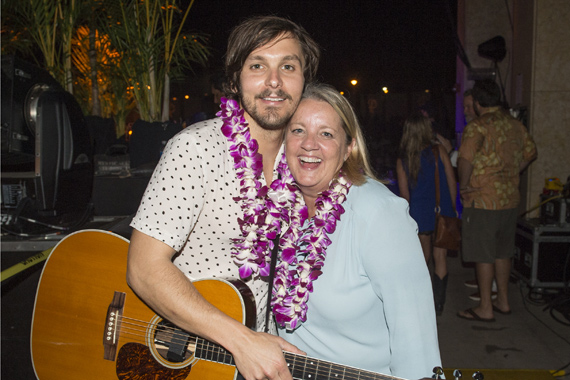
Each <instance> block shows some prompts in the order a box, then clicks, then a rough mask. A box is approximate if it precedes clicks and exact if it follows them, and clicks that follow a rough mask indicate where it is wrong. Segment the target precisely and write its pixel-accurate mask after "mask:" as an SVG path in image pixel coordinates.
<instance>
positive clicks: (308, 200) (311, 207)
mask: <svg viewBox="0 0 570 380" xmlns="http://www.w3.org/2000/svg"><path fill="white" fill-rule="evenodd" d="M303 200H304V201H305V204H306V205H307V212H308V214H309V219H311V218H312V217H313V216H315V214H316V212H317V205H316V203H317V196H311V195H305V194H303Z"/></svg>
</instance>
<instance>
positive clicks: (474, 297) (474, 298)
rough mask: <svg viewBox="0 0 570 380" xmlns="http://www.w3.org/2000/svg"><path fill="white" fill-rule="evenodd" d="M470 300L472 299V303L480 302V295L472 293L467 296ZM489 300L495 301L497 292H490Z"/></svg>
mask: <svg viewBox="0 0 570 380" xmlns="http://www.w3.org/2000/svg"><path fill="white" fill-rule="evenodd" d="M469 298H470V299H472V300H473V301H481V293H479V292H476V293H473V294H471V295H470V296H469ZM491 299H492V300H495V299H497V292H491Z"/></svg>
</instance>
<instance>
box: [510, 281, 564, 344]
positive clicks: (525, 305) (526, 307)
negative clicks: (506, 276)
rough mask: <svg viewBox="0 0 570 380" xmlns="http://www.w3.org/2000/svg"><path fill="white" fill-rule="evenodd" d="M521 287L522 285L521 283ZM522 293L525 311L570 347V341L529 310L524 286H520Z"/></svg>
mask: <svg viewBox="0 0 570 380" xmlns="http://www.w3.org/2000/svg"><path fill="white" fill-rule="evenodd" d="M519 284H520V285H522V284H521V283H520V282H519ZM519 289H520V292H521V296H522V300H523V305H524V308H525V310H526V311H527V312H528V313H529V314H530V315H532V316H533V317H534V318H535V319H536V320H537V321H539V322H540V323H541V324H542V325H543V326H544V327H546V328H547V329H548V330H550V331H551V332H552V333H553V334H554V335H556V336H558V337H559V338H560V339H562V340H563V341H564V342H566V343H568V345H570V341H569V340H568V339H566V338H564V337H563V336H561V335H560V334H558V333H557V332H556V331H554V330H553V329H552V328H551V327H550V326H548V325H546V323H544V322H543V321H542V320H541V319H540V318H538V317H537V316H536V315H535V314H534V313H533V312H532V311H531V310H530V309H529V308H528V305H527V302H525V299H526V297H525V296H524V294H523V292H522V286H519Z"/></svg>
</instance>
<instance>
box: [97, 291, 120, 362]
mask: <svg viewBox="0 0 570 380" xmlns="http://www.w3.org/2000/svg"><path fill="white" fill-rule="evenodd" d="M125 297H126V293H122V292H115V294H114V295H113V301H111V304H110V305H109V308H108V309H107V317H106V319H105V331H104V332H103V348H104V353H103V359H105V360H111V361H115V358H116V356H117V341H118V339H119V334H120V331H121V319H122V316H123V308H124V306H125Z"/></svg>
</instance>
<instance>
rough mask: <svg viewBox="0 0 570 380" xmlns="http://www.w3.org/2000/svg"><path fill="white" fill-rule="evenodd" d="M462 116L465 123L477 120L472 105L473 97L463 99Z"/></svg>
mask: <svg viewBox="0 0 570 380" xmlns="http://www.w3.org/2000/svg"><path fill="white" fill-rule="evenodd" d="M463 114H464V115H465V121H467V122H468V123H469V122H470V121H471V120H473V119H475V118H477V114H476V113H475V108H474V105H473V96H471V95H468V96H466V97H464V98H463Z"/></svg>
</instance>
